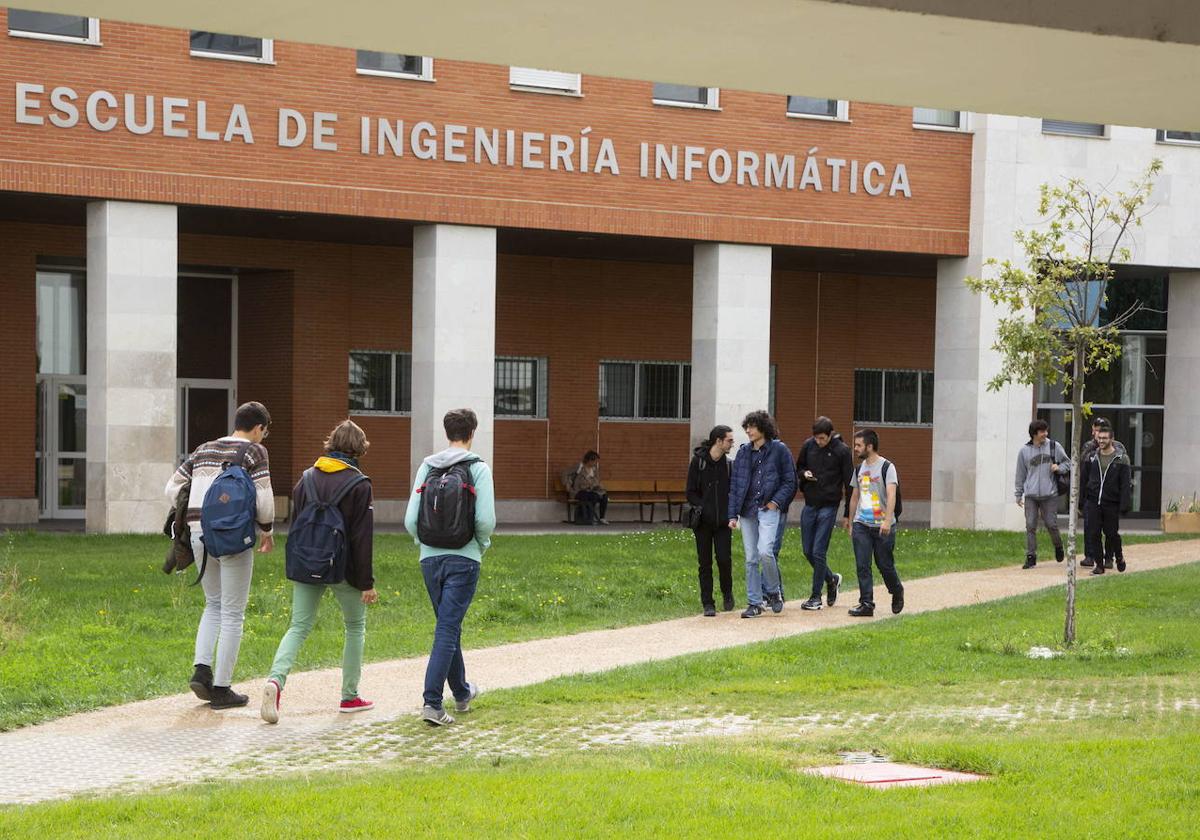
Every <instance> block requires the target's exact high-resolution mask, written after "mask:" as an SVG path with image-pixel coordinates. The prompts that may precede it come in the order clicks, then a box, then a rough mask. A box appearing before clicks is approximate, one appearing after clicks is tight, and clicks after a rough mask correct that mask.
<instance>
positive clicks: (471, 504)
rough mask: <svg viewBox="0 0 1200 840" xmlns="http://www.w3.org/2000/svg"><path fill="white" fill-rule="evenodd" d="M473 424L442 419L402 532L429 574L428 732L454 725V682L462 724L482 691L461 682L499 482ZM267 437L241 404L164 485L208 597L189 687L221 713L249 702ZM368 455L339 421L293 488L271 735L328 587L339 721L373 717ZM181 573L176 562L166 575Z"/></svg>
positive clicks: (271, 500) (267, 500)
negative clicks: (440, 443) (364, 466)
mask: <svg viewBox="0 0 1200 840" xmlns="http://www.w3.org/2000/svg"><path fill="white" fill-rule="evenodd" d="M478 425H479V423H478V419H477V418H476V415H475V412H473V411H472V410H470V409H456V410H453V411H450V412H448V413H447V414H446V416H445V417H444V419H443V426H444V428H445V431H446V438H447V442H448V445H447V447H446V448H445V449H444V450H442V451H440V452H436V453H434V454H432V455H430V456H429V457H427V458H425V460H424V462H423V463H422V464H421V467H420V468H419V469H418V471H417V475H416V481H415V483H414V486H413V490H412V493H411V494H410V495H409V502H408V509H407V511H406V514H405V527H406V528H407V530H408V532H409V533H410V534H412V535H414V540H415V541H416V543H417V544H418V545H419V546H420V563H421V573H422V576H423V577H424V579H425V588H426V591H427V592H428V594H429V599H430V603H431V605H432V607H433V613H434V617H435V620H436V624H435V628H434V638H433V645H432V650H431V651H430V656H429V663H428V665H427V667H426V671H425V686H424V691H423V694H422V709H421V716H422V718H423V719H424V720H425V721H426V722H427V723H429V724H430V725H434V726H440V725H444V724H448V723H452V722H453V721H454V718H453V717H451V716H450V714H449V713H448V712H447V711H446V710H445V708H444V702H443V693H444V691H445V687H446V686H447V684H448V685H449V687H450V692H451V695H452V696H453V699H454V706H455V710H456V711H458V712H468V711H470V708H471V701H472V700H474V699H475V697H476V696H477V695H478V693H479V690H478V687H477V686H476V685H474V684H473V683H471V682H468V680H467V677H466V668H465V665H464V663H463V657H462V644H461V638H462V622H463V618H464V616H465V615H466V612H467V609H468V607H469V606H470V604H471V600H472V598H473V597H474V594H475V587H476V585H477V583H478V581H479V570H480V565H481V563H482V560H483V554H484V552H485V551H486V550H487V549H488V547H489V545H490V544H491V535H492V532H493V531H494V530H495V527H496V508H495V492H494V487H493V483H492V474H491V470H490V469H489V467H488V465H487V464H485V463H484V462H483V461H482V460H481V459H480V458H478V457H476V456H474V455H472V454H471V445H472V443H473V441H474V435H475V430H476V428H477V427H478ZM270 426H271V415H270V413H269V412H268V411H267V409H266V407H265V406H263V405H262V404H261V403H258V402H249V403H245V404H244V405H242V406H240V407H239V408H238V409H237V412H236V414H235V417H234V430H233V432H232V434H230V435H228V436H226V437H222V438H220V439H218V440H215V441H209V442H207V443H205V444H203V445H201V446H200V447H198V448H197V449H196V451H195V452H193V453H192V454H191V455H190V456H189V457H188V458H187V459H186V460H185V461H184V462H183V463H182V464H181V465H180V466H179V468H178V469H177V470H176V471H175V473H174V474H173V475H172V476H171V479H170V480H169V481H168V482H167V486H166V494H167V497H168V498H169V499H170V500H171V501H172V503H173V504H177V505H179V506H181V507H182V508H186V516H183V517H181V518H180V519H181V520H182V522H183V523H184V529H185V533H184V534H183V535H182V537H180V536H178V535H177V537H176V542H177V543H179V542H183V543H184V545H186V546H188V547H189V548H190V551H191V553H192V556H191V557H189V558H187V560H189V561H190V560H192V559H193V558H194V559H195V560H196V561H198V564H199V568H200V584H201V586H202V587H203V589H204V611H203V613H202V614H201V617H200V624H199V628H198V629H197V632H196V646H195V655H194V657H193V663H194V670H193V673H192V678H191V680H190V682H189V685H190V687H191V689H192V691H193V692H194V693H195V694H196V696H197V697H199V698H200V699H201V700H204V701H206V702H208V703H209V705H210V706H211V708H213V709H227V708H235V707H239V706H245V705H246V704H247V703H249V701H250V698H249V697H248V696H247V695H245V694H239V693H238V692H236V691H234V690H233V688H232V680H233V671H234V667H235V665H236V664H237V658H238V651H239V648H240V646H241V640H242V625H243V622H244V619H245V611H246V603H247V601H248V599H249V595H250V582H251V578H252V576H253V568H254V551H255V545H256V543H257V546H258V549H257V550H258V552H259V553H261V554H266V553H269V552H271V551H272V550H273V548H274V538H273V532H272V525H273V523H274V519H275V497H274V491H273V489H272V486H271V471H270V466H269V461H268V455H267V449H266V446H265V445H264V441H265V440H266V439H267V437H268V435H269V434H270ZM369 446H370V442H369V441H368V440H367V437H366V434H365V433H364V432H363V430H362V429H361V428H360V427H359V426H358V425H357V424H356V423H354V422H353V421H351V420H344V421H342V422H341V423H339V424H338V425H337V426H336V427H334V429H333V430H332V431H331V432H330V433H329V436H328V437H327V438H326V439H325V442H324V447H323V452H322V454H321V455H320V456H319V457H318V458H317V459H316V461H315V463H314V464H313V466H312V467H310V468H309V469H307V470H305V471H304V473H303V474H302V475H301V477H300V480H299V481H298V482H297V483H296V486H295V487H294V489H293V490H292V504H293V513H294V516H293V520H292V527H291V531H290V533H289V535H288V544H287V561H286V570H287V576H288V578H289V579H291V580H292V581H293V589H292V616H291V623H290V626H289V627H288V629H287V631H286V633H285V634H284V636H283V638H282V639H281V641H280V643H279V647H278V649H277V651H276V653H275V658H274V661H273V662H272V664H271V669H270V674H269V676H268V678H267V682H266V686H265V688H264V689H263V696H262V705H261V715H262V717H263V719H264V720H265V721H267V722H268V723H277V722H278V721H279V716H280V710H281V708H282V697H283V693H284V687H285V685H286V684H287V678H288V674H289V672H290V671H291V669H292V667H293V665H294V664H295V661H296V657H297V655H298V653H299V651H300V649H301V647H302V646H303V644H304V641H305V640H306V639H307V637H308V635H309V633H310V632H311V631H312V628H313V625H314V623H315V621H316V617H317V609H318V607H319V605H320V602H321V598H322V596H323V595H324V593H325V590H327V589H328V590H330V591H331V592H332V594H333V597H334V599H335V600H336V601H337V602H338V605H339V606H340V607H341V611H342V617H343V620H344V623H345V630H346V636H345V644H344V647H343V651H342V690H341V703H340V705H339V710H340V711H341V712H347V713H350V712H360V711H365V710H368V709H370V708H372V707H373V706H374V704H373V703H372V702H371V701H370V700H367V699H364V698H363V697H362V696H360V695H359V693H358V683H359V679H360V676H361V673H362V657H363V646H364V641H365V637H366V613H367V607H368V605H370V604H373V603H375V602H376V600H378V594H377V593H376V590H375V577H374V569H373V565H372V552H373V541H374V508H373V496H372V492H371V482H370V479H369V478H368V477H367V476H366V475H364V474H363V472H362V470H361V468H360V466H359V460H358V459H359V458H361V457H362V456H363V455H364V454H366V452H367V449H368V448H369ZM189 530H190V534H188V533H186V531H189ZM182 565H185V564H180V566H182ZM173 567H176V566H175V564H174V563H172V564H170V565H169V566H168V568H173Z"/></svg>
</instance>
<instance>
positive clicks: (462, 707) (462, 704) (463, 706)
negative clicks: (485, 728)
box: [454, 682, 479, 712]
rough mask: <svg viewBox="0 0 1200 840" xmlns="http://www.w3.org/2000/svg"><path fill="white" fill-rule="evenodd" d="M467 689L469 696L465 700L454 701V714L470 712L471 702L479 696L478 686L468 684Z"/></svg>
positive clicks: (471, 683)
mask: <svg viewBox="0 0 1200 840" xmlns="http://www.w3.org/2000/svg"><path fill="white" fill-rule="evenodd" d="M467 689H468V690H469V691H470V692H471V696H470V697H468V698H467V699H466V700H455V701H454V711H456V712H469V711H471V701H472V700H474V699H475V698H476V697H478V696H479V686H477V685H475V683H473V682H469V683H467Z"/></svg>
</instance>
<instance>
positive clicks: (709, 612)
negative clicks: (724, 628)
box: [704, 604, 717, 618]
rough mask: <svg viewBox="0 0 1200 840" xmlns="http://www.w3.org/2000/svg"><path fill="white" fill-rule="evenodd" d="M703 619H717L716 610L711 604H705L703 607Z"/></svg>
mask: <svg viewBox="0 0 1200 840" xmlns="http://www.w3.org/2000/svg"><path fill="white" fill-rule="evenodd" d="M704 617H705V618H716V617H717V608H716V607H715V606H713V605H712V604H705V605H704Z"/></svg>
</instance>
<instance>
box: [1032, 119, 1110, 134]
mask: <svg viewBox="0 0 1200 840" xmlns="http://www.w3.org/2000/svg"><path fill="white" fill-rule="evenodd" d="M1042 133H1043V134H1071V135H1073V136H1075V137H1103V136H1104V124H1103V123H1087V122H1072V121H1071V120H1042Z"/></svg>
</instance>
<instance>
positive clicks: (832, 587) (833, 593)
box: [825, 572, 842, 607]
mask: <svg viewBox="0 0 1200 840" xmlns="http://www.w3.org/2000/svg"><path fill="white" fill-rule="evenodd" d="M841 588H842V576H841V575H839V574H837V573H836V572H835V573H834V575H833V580H827V581H825V603H826V604H828V605H829V606H831V607H832V606H833V605H834V604H835V603H837V596H838V590H839V589H841Z"/></svg>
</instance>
